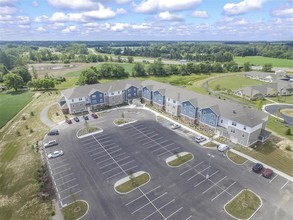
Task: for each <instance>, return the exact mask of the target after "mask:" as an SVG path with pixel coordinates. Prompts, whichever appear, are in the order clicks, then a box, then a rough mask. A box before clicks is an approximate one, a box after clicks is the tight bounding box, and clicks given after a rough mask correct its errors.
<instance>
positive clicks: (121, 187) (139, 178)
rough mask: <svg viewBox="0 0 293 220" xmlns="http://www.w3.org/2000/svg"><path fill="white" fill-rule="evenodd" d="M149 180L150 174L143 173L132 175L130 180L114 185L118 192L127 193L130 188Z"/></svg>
mask: <svg viewBox="0 0 293 220" xmlns="http://www.w3.org/2000/svg"><path fill="white" fill-rule="evenodd" d="M149 180H150V175H149V174H147V173H143V174H141V175H139V176H136V177H133V178H132V179H131V180H129V181H127V182H125V183H123V184H121V185H118V186H116V190H117V191H118V192H120V193H127V192H130V191H131V190H133V189H135V188H137V187H139V186H141V185H143V184H145V183H147V182H148V181H149Z"/></svg>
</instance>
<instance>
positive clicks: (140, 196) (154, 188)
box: [125, 186, 161, 206]
mask: <svg viewBox="0 0 293 220" xmlns="http://www.w3.org/2000/svg"><path fill="white" fill-rule="evenodd" d="M160 187H161V186H157V187H156V188H154V189H152V190H151V191H149V192H147V193H146V195H147V194H149V193H151V192H153V191H155V190H156V189H158V188H160ZM142 197H143V195H141V196H139V197H137V198H136V199H134V200H132V201H130V202H128V203H127V204H125V205H126V206H128V205H129V204H131V203H133V202H135V201H136V200H138V199H140V198H142Z"/></svg>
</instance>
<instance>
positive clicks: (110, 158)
mask: <svg viewBox="0 0 293 220" xmlns="http://www.w3.org/2000/svg"><path fill="white" fill-rule="evenodd" d="M108 160H112V159H111V158H108V159H106V160H103V161H100V162H99V163H96V164H97V165H99V164H101V163H104V162H106V161H108Z"/></svg>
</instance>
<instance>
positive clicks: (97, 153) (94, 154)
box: [90, 150, 105, 157]
mask: <svg viewBox="0 0 293 220" xmlns="http://www.w3.org/2000/svg"><path fill="white" fill-rule="evenodd" d="M101 153H105V151H103V150H101V151H99V152H96V153H93V154H90V156H91V157H92V156H96V155H99V154H101Z"/></svg>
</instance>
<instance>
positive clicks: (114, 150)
mask: <svg viewBox="0 0 293 220" xmlns="http://www.w3.org/2000/svg"><path fill="white" fill-rule="evenodd" d="M118 151H121V148H120V149H118V150H114V151H112V152H110V153H109V154H113V153H116V152H118ZM107 152H108V151H107ZM113 159H114V158H113Z"/></svg>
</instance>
